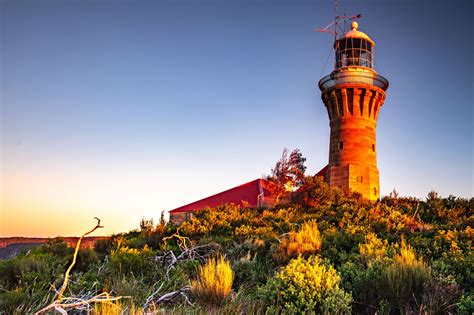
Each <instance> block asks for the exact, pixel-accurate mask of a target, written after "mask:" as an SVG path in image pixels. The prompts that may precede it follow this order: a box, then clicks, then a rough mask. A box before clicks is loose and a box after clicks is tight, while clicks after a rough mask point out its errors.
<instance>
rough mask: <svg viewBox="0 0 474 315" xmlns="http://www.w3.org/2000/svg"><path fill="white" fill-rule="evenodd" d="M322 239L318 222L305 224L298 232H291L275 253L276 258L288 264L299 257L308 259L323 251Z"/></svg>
mask: <svg viewBox="0 0 474 315" xmlns="http://www.w3.org/2000/svg"><path fill="white" fill-rule="evenodd" d="M321 244H322V237H321V234H320V233H319V230H318V225H317V224H316V222H314V221H311V222H307V223H305V224H303V225H302V226H301V229H300V230H299V231H298V232H290V233H289V235H288V237H287V238H285V239H284V240H283V241H282V242H281V243H280V244H279V246H278V248H277V250H276V251H275V254H274V258H275V259H277V260H278V261H280V262H286V261H288V260H290V259H291V258H296V257H298V256H299V255H301V256H303V257H307V256H309V255H313V254H317V253H319V252H320V251H321Z"/></svg>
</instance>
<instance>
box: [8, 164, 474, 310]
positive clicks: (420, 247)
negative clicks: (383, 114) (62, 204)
mask: <svg viewBox="0 0 474 315" xmlns="http://www.w3.org/2000/svg"><path fill="white" fill-rule="evenodd" d="M303 162H304V160H303ZM299 163H301V161H300V162H299ZM271 176H275V174H274V173H273V174H272V175H271ZM271 176H270V177H271ZM298 180H300V182H299V184H298V185H297V186H298V187H297V188H295V189H294V190H293V191H290V192H286V193H283V192H282V195H281V198H280V201H279V203H278V204H277V205H276V206H274V207H270V208H258V209H253V208H246V207H237V206H235V205H223V206H220V207H217V208H214V209H204V210H201V211H198V212H196V213H195V215H194V216H193V218H192V219H191V220H189V221H187V222H185V223H183V224H182V225H180V226H175V225H173V224H170V223H166V222H165V221H164V220H163V219H162V220H160V222H159V223H158V224H155V223H154V222H153V221H151V220H142V222H140V228H139V229H137V230H135V231H131V232H128V233H124V234H118V235H113V236H112V237H111V238H110V239H105V240H100V241H98V242H97V243H96V245H95V248H94V249H84V250H80V251H79V255H78V259H77V262H76V264H75V266H74V267H73V269H72V273H71V279H70V282H69V285H68V286H67V289H66V292H65V293H64V298H63V301H62V302H63V303H65V304H67V303H73V302H74V301H75V302H77V301H80V299H82V300H87V299H90V298H91V297H94V296H97V295H99V294H101V293H103V292H107V294H110V296H113V297H122V298H121V299H119V300H116V301H111V302H108V303H91V304H90V305H81V306H79V307H78V308H76V311H77V312H80V311H81V310H82V311H84V312H85V310H89V311H92V312H93V313H97V314H120V313H121V312H123V313H127V314H142V313H145V312H151V313H180V314H181V313H210V312H214V313H224V314H238V313H240V314H265V313H266V314H274V313H285V314H302V313H316V314H350V313H354V314H375V313H377V314H415V313H416V314H450V313H452V314H454V313H459V314H472V313H473V312H474V301H473V295H474V274H473V270H474V268H473V267H474V256H473V252H472V239H473V236H474V229H473V228H472V223H473V219H474V216H473V211H472V209H474V199H473V198H471V199H470V200H467V199H463V198H456V197H453V196H449V197H447V198H441V197H440V196H438V195H437V194H436V193H435V192H430V193H429V194H428V196H427V198H426V199H424V200H419V199H416V198H411V197H400V196H398V195H397V193H396V192H393V193H392V194H391V195H390V196H388V197H385V198H383V199H382V200H381V201H379V202H376V203H370V202H367V201H365V200H363V199H362V198H360V196H358V195H357V194H352V195H344V194H342V193H341V192H340V191H338V190H334V189H330V188H329V187H328V186H327V184H326V183H324V182H323V181H322V179H321V178H317V177H311V176H309V177H308V176H300V177H299V179H298ZM72 253H73V249H72V248H70V247H68V246H67V245H66V243H64V242H61V241H60V240H53V241H50V242H49V243H47V244H44V245H42V246H40V247H37V248H35V249H33V250H31V251H30V252H29V253H28V254H21V255H19V256H17V257H15V258H13V259H10V260H6V261H0V310H2V311H3V312H4V313H6V314H13V313H15V312H18V313H26V312H34V311H38V310H39V309H41V308H43V307H44V306H46V305H48V304H50V303H52V302H53V301H54V300H55V298H56V296H57V294H58V290H59V288H60V287H61V285H62V283H63V278H64V271H65V270H66V269H67V267H68V265H69V264H70V262H71V260H72ZM104 296H105V295H104Z"/></svg>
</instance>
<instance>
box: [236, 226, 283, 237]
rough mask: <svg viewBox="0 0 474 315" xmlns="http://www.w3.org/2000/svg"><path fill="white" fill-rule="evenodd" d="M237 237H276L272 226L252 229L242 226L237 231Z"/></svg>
mask: <svg viewBox="0 0 474 315" xmlns="http://www.w3.org/2000/svg"><path fill="white" fill-rule="evenodd" d="M234 234H235V236H237V237H242V238H246V239H249V238H255V237H264V238H266V237H271V236H274V234H275V233H274V232H273V228H272V227H270V226H259V227H252V226H250V225H241V226H239V227H237V228H236V229H235V232H234Z"/></svg>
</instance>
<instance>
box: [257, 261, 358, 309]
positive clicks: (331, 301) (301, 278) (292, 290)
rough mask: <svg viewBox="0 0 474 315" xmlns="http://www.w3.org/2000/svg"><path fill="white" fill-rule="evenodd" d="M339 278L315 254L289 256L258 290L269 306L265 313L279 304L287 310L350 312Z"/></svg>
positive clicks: (330, 267)
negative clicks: (287, 262)
mask: <svg viewBox="0 0 474 315" xmlns="http://www.w3.org/2000/svg"><path fill="white" fill-rule="evenodd" d="M340 279H341V277H340V276H339V274H338V273H337V272H336V270H335V269H334V268H333V267H332V266H331V265H329V264H328V263H327V262H326V261H323V260H322V259H321V258H320V257H318V256H311V257H309V258H308V259H307V260H305V259H303V258H302V257H301V256H300V257H298V258H297V259H293V260H291V261H290V263H289V264H288V265H287V266H286V267H284V268H283V269H282V270H281V271H280V272H278V273H277V274H276V276H275V277H274V278H272V279H270V280H269V281H268V282H267V284H266V286H265V287H264V288H263V289H262V295H263V297H264V298H265V299H266V300H267V303H268V304H269V305H271V306H270V307H269V310H268V311H269V312H274V311H276V310H277V309H275V308H274V307H277V308H278V307H283V308H284V309H286V310H287V311H288V312H290V313H304V312H311V311H313V312H314V311H315V312H316V313H318V314H342V313H350V312H351V307H350V304H351V302H352V297H351V295H350V294H348V293H345V292H344V290H342V289H341V288H340V287H339V282H340Z"/></svg>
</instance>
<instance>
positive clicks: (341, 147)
mask: <svg viewBox="0 0 474 315" xmlns="http://www.w3.org/2000/svg"><path fill="white" fill-rule="evenodd" d="M342 149H344V143H343V142H342V141H341V142H339V150H342Z"/></svg>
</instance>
